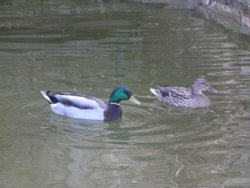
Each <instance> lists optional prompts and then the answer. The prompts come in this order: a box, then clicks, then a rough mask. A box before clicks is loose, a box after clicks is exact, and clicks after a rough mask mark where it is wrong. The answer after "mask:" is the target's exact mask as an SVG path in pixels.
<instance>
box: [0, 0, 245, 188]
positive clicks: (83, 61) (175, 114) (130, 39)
mask: <svg viewBox="0 0 250 188" xmlns="http://www.w3.org/2000/svg"><path fill="white" fill-rule="evenodd" d="M249 49H250V43H249V38H248V37H246V36H242V35H238V34H237V33H230V32H229V31H227V30H225V29H223V28H222V27H221V26H219V25H215V24H214V23H211V22H210V21H208V20H205V19H203V18H202V17H200V16H199V15H197V14H196V13H195V12H191V11H188V10H185V9H182V8H180V7H178V6H167V5H159V4H155V5H151V4H139V3H129V2H127V3H126V2H125V1H124V2H119V1H110V2H106V3H103V2H101V1H99V2H98V1H97V2H95V1H92V2H91V1H88V2H79V1H75V2H71V1H64V2H63V3H62V2H61V3H59V2H58V1H44V2H43V3H37V2H33V1H31V2H28V3H27V4H25V3H17V2H14V3H9V1H5V3H2V5H1V6H0V73H1V74H0V98H1V100H0V104H1V108H0V114H1V115H0V120H1V123H0V146H1V150H0V164H1V168H0V169H1V170H0V187H1V188H78V187H79V188H83V187H86V188H96V187H100V188H101V187H122V188H128V187H143V188H147V187H148V188H152V187H154V188H163V187H164V188H166V187H195V188H197V187H248V185H249V184H250V178H249V177H250V163H249V160H250V158H249V157H250V151H249V144H250V103H249V101H250V100H249V99H250V97H249V91H250V63H249V62H250V61H249V60H250V51H249ZM200 76H205V77H206V79H207V80H208V81H209V82H210V83H211V84H212V85H213V87H214V88H216V89H217V90H219V93H218V94H208V95H209V97H210V98H211V100H212V101H213V102H214V105H213V106H212V107H210V108H208V109H203V110H188V109H185V110H184V109H176V108H172V107H169V106H163V105H161V104H160V103H159V102H157V101H156V100H155V99H154V98H153V96H152V95H151V94H150V92H149V88H150V87H154V86H156V85H173V86H187V87H189V86H191V84H192V83H193V81H194V80H195V79H196V78H198V77H200ZM119 85H124V86H126V87H129V88H130V89H131V90H132V91H133V93H134V95H135V96H136V97H137V98H138V99H139V100H140V101H141V103H142V106H136V105H134V104H131V103H129V102H123V103H122V108H123V117H122V118H121V119H120V120H117V121H113V122H108V123H101V122H87V121H81V120H74V119H69V118H64V117H61V116H58V115H56V114H53V113H52V112H51V110H50V109H49V106H48V104H47V103H46V101H45V100H44V99H43V98H42V96H41V95H40V90H53V91H73V92H80V93H83V94H87V95H93V96H96V97H98V98H100V99H102V100H105V101H107V100H108V97H109V95H110V92H111V91H112V90H113V88H115V87H116V86H119Z"/></svg>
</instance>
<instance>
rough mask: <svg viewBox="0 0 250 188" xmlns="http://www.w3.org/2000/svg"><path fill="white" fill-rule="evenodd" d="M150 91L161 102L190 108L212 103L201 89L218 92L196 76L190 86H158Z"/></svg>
mask: <svg viewBox="0 0 250 188" xmlns="http://www.w3.org/2000/svg"><path fill="white" fill-rule="evenodd" d="M150 91H151V92H152V93H153V94H154V95H155V96H156V98H157V99H158V100H159V101H161V102H162V103H167V104H170V105H173V106H179V107H190V108H199V107H208V106H210V105H211V104H212V102H211V100H210V99H209V98H208V97H207V96H206V95H205V94H204V93H203V91H210V92H212V93H217V92H218V91H217V90H215V89H214V88H212V86H211V85H210V84H209V83H208V82H207V80H205V79H203V78H198V79H197V80H196V81H195V82H194V84H193V85H192V87H191V88H185V87H161V86H158V87H157V89H153V88H151V89H150Z"/></svg>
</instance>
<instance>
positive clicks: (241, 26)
mask: <svg viewBox="0 0 250 188" xmlns="http://www.w3.org/2000/svg"><path fill="white" fill-rule="evenodd" d="M131 1H136V2H144V3H165V4H173V5H179V6H184V7H186V8H189V9H194V10H197V11H199V12H201V13H202V14H203V15H204V16H205V17H206V18H209V19H213V20H215V21H216V22H218V23H219V24H222V25H223V26H224V27H225V28H227V29H231V30H233V31H235V32H239V33H244V34H247V35H250V0H131Z"/></svg>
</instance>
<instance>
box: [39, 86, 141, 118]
mask: <svg viewBox="0 0 250 188" xmlns="http://www.w3.org/2000/svg"><path fill="white" fill-rule="evenodd" d="M41 94H42V95H43V97H44V98H45V99H46V100H47V101H48V102H49V104H50V107H51V109H52V111H53V112H54V113H56V114H59V115H63V116H67V117H71V118H77V119H88V120H102V121H110V120H116V119H118V118H120V117H121V116H122V109H121V106H120V102H121V101H124V100H130V101H131V102H134V103H136V104H138V105H140V102H139V101H138V100H137V99H135V97H134V96H133V95H132V93H131V91H130V90H129V89H127V88H125V87H117V88H115V89H114V90H113V92H112V93H111V95H110V98H109V101H108V103H105V102H103V101H102V100H100V99H97V98H95V97H92V96H87V95H81V94H72V93H59V92H51V91H41Z"/></svg>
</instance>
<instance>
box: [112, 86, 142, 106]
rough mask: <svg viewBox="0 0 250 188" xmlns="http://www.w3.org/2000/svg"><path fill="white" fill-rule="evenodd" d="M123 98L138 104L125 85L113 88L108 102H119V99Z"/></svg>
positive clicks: (122, 99)
mask: <svg viewBox="0 0 250 188" xmlns="http://www.w3.org/2000/svg"><path fill="white" fill-rule="evenodd" d="M124 100H130V101H131V102H133V103H136V104H139V105H140V102H139V101H138V100H137V99H135V97H134V96H133V95H132V93H131V91H130V90H129V89H127V88H125V87H117V88H115V89H114V90H113V92H112V93H111V95H110V98H109V103H120V102H121V101H124Z"/></svg>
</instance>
